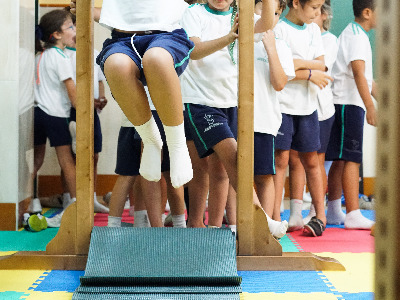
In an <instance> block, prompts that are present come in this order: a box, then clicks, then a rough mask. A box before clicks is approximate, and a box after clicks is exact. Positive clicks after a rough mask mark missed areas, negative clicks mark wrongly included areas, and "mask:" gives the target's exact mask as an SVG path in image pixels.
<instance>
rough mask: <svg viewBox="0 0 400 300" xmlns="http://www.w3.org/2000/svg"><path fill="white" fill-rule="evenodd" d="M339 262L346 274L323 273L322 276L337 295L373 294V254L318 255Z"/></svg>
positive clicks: (338, 272)
mask: <svg viewBox="0 0 400 300" xmlns="http://www.w3.org/2000/svg"><path fill="white" fill-rule="evenodd" d="M318 255H321V256H327V257H332V258H335V259H337V260H338V261H340V262H341V263H342V264H343V265H344V266H345V268H346V272H340V271H337V272H334V271H323V272H322V273H323V275H325V276H326V278H327V280H329V281H330V283H331V284H332V285H333V286H334V287H335V288H336V290H337V291H338V292H339V293H363V292H367V293H371V292H374V280H375V275H374V272H375V266H374V265H375V254H374V253H318Z"/></svg>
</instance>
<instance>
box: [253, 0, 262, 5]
mask: <svg viewBox="0 0 400 300" xmlns="http://www.w3.org/2000/svg"><path fill="white" fill-rule="evenodd" d="M258 2H262V0H255V2H254V5H257V3H258Z"/></svg>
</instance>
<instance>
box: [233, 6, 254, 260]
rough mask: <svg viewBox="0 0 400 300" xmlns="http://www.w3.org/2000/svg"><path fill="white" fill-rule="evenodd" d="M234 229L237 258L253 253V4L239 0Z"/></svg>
mask: <svg viewBox="0 0 400 300" xmlns="http://www.w3.org/2000/svg"><path fill="white" fill-rule="evenodd" d="M238 2H239V3H238V4H239V15H240V22H239V33H240V34H239V41H238V42H239V105H238V187H237V227H238V228H237V229H238V238H239V244H238V247H239V248H238V252H239V255H251V254H252V253H253V250H254V249H253V245H254V240H253V239H254V236H253V226H254V220H253V174H254V171H253V170H254V1H253V0H239V1H238Z"/></svg>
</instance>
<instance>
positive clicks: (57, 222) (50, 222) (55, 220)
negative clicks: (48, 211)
mask: <svg viewBox="0 0 400 300" xmlns="http://www.w3.org/2000/svg"><path fill="white" fill-rule="evenodd" d="M63 214H64V210H63V211H62V212H60V213H59V214H58V215H55V216H54V217H52V218H46V221H47V227H53V228H56V227H60V226H61V218H62V216H63Z"/></svg>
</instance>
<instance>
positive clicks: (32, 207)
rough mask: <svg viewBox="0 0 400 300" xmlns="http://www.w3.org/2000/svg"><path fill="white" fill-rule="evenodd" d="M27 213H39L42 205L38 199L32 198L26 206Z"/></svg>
mask: <svg viewBox="0 0 400 300" xmlns="http://www.w3.org/2000/svg"><path fill="white" fill-rule="evenodd" d="M28 212H30V213H32V214H36V213H41V212H42V205H41V204H40V200H39V198H34V199H32V200H31V202H30V203H29V206H28Z"/></svg>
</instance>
